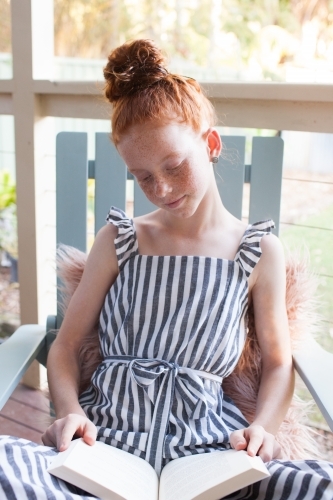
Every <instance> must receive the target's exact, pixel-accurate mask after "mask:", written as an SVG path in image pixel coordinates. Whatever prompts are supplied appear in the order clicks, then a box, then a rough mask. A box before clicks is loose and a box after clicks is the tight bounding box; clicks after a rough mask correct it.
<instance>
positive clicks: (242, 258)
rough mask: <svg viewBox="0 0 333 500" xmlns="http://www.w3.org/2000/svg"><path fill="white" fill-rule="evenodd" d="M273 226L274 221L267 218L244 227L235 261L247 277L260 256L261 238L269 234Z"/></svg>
mask: <svg viewBox="0 0 333 500" xmlns="http://www.w3.org/2000/svg"><path fill="white" fill-rule="evenodd" d="M274 227H275V224H274V222H273V221H272V219H269V220H266V221H261V222H255V223H254V224H249V226H248V227H247V228H246V231H245V233H244V235H243V238H242V240H241V242H240V245H239V247H238V251H237V254H236V257H235V262H238V263H239V264H240V266H241V267H242V268H243V269H244V271H245V274H246V276H247V277H249V276H250V274H251V273H252V271H253V269H254V267H255V266H256V264H257V263H258V262H259V259H260V257H261V253H262V251H261V247H260V241H261V238H262V237H263V236H265V235H266V234H271V232H272V229H273V228H274Z"/></svg>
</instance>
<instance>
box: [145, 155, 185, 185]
mask: <svg viewBox="0 0 333 500" xmlns="http://www.w3.org/2000/svg"><path fill="white" fill-rule="evenodd" d="M184 161H185V160H184ZM184 161H182V162H181V163H180V164H179V165H177V167H174V168H170V169H168V172H170V173H171V174H173V173H176V172H178V170H180V169H181V167H183V165H184ZM150 178H151V175H147V177H144V178H143V179H138V182H147V181H148V180H149V179H150Z"/></svg>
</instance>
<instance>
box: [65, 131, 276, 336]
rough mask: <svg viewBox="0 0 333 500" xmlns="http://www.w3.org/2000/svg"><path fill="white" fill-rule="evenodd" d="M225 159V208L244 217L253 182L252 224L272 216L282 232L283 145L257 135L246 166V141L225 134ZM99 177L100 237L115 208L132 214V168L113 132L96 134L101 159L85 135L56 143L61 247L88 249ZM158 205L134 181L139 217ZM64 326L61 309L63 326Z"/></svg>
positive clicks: (221, 181)
mask: <svg viewBox="0 0 333 500" xmlns="http://www.w3.org/2000/svg"><path fill="white" fill-rule="evenodd" d="M222 142H223V154H222V159H221V160H220V161H219V163H218V164H217V166H215V169H216V170H215V174H216V179H217V185H218V189H219V192H220V195H221V198H222V200H223V203H224V206H225V207H226V208H227V210H229V211H230V212H231V213H232V214H233V215H235V216H236V217H238V218H241V217H242V202H243V186H244V182H246V183H250V202H249V222H250V223H251V222H255V221H259V220H264V219H268V218H272V219H273V220H274V221H275V224H276V228H275V233H276V234H278V232H279V222H280V200H281V183H282V161H283V141H282V139H281V138H280V137H254V138H253V141H252V161H251V165H245V137H240V136H222ZM88 178H94V179H95V233H96V232H97V231H98V230H99V229H100V228H101V227H102V226H103V225H104V224H105V217H106V214H107V212H108V210H109V208H110V206H111V205H114V206H117V207H118V208H121V209H122V210H124V211H126V180H127V169H126V165H125V164H124V162H123V160H122V159H121V157H120V156H119V154H118V152H117V150H116V148H115V147H114V146H113V144H112V143H111V141H110V138H109V135H108V134H107V133H97V134H96V149H95V160H90V161H88V137H87V133H85V132H61V133H60V134H58V136H57V143H56V179H57V180H56V194H57V218H56V221H57V222H56V223H57V244H59V243H64V244H66V245H72V246H75V247H77V248H79V249H80V250H82V251H86V248H87V180H88ZM155 208H156V207H155V206H154V205H153V204H152V203H151V202H150V201H149V200H148V199H147V198H146V197H145V195H144V194H143V192H142V190H141V189H140V187H139V186H138V184H137V182H136V181H135V180H134V216H139V215H143V214H145V213H148V212H150V211H152V210H154V209H155ZM60 323H61V319H60V314H59V311H58V321H57V326H58V328H59V325H60Z"/></svg>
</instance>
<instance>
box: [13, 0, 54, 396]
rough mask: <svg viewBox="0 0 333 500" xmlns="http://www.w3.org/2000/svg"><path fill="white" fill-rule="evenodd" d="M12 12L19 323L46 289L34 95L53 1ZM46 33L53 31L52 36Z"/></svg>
mask: <svg viewBox="0 0 333 500" xmlns="http://www.w3.org/2000/svg"><path fill="white" fill-rule="evenodd" d="M11 15H12V50H13V83H14V85H13V93H12V102H13V114H14V123H15V152H16V183H17V220H18V229H17V231H18V251H19V264H18V265H19V267H18V272H19V282H20V306H21V323H24V324H26V323H38V322H40V321H42V318H41V317H40V307H39V306H40V304H39V295H40V293H39V292H42V290H39V287H38V285H39V281H40V278H41V276H42V270H41V263H42V262H43V260H44V258H43V255H42V254H43V251H42V252H40V248H41V247H40V245H39V241H38V237H39V235H38V233H39V232H40V228H39V227H38V222H39V218H38V216H37V209H36V198H37V194H40V190H41V183H40V180H39V179H38V178H37V177H36V172H38V171H39V163H40V162H41V160H42V159H43V158H44V156H45V147H46V143H47V141H48V140H49V139H50V137H49V136H48V130H47V127H48V125H49V123H46V122H43V123H42V120H44V118H42V113H41V112H40V106H39V99H38V97H37V96H35V94H34V81H33V78H34V76H37V77H41V76H42V77H43V78H46V77H47V76H48V77H49V78H51V75H46V70H45V68H50V67H51V66H50V64H48V61H49V60H50V59H51V62H52V58H53V0H12V1H11ZM41 15H42V16H43V18H42V19H40V16H41ZM38 18H39V19H38ZM47 33H50V34H52V37H51V35H47ZM41 44H42V47H41ZM33 69H34V73H35V75H34V74H33ZM41 125H42V126H41ZM37 248H38V252H37ZM43 321H44V319H43ZM24 382H25V383H27V384H28V385H30V386H32V387H38V386H39V385H40V383H41V373H40V369H39V367H38V365H37V364H34V365H33V366H32V367H31V369H30V370H29V372H28V373H27V375H26V377H25V379H24Z"/></svg>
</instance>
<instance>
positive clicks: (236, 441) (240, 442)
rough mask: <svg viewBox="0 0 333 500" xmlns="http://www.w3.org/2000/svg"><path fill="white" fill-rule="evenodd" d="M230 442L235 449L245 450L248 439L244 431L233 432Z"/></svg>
mask: <svg viewBox="0 0 333 500" xmlns="http://www.w3.org/2000/svg"><path fill="white" fill-rule="evenodd" d="M230 444H231V446H232V447H233V448H234V449H235V450H245V449H246V448H247V441H246V439H245V437H244V434H243V431H235V432H233V433H232V434H231V436H230Z"/></svg>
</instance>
